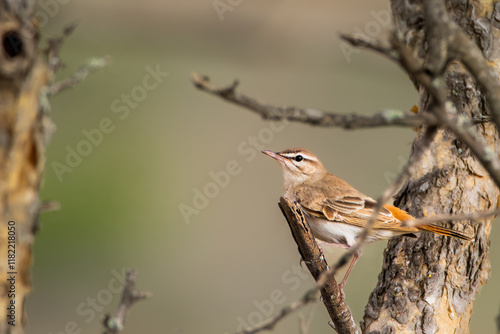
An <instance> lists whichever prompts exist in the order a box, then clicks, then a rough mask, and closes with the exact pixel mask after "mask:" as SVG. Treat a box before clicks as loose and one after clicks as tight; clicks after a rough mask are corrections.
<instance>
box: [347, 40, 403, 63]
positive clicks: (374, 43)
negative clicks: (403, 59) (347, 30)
mask: <svg viewBox="0 0 500 334" xmlns="http://www.w3.org/2000/svg"><path fill="white" fill-rule="evenodd" d="M340 38H342V39H343V40H344V41H346V42H348V43H350V44H351V45H352V46H354V47H357V48H360V49H367V50H372V51H375V52H377V53H380V54H382V55H384V56H386V57H387V58H389V59H390V60H392V61H394V62H399V54H398V53H397V51H396V50H394V48H392V47H387V46H384V45H382V44H381V43H380V41H378V40H372V39H366V38H365V37H363V36H353V35H346V34H340Z"/></svg>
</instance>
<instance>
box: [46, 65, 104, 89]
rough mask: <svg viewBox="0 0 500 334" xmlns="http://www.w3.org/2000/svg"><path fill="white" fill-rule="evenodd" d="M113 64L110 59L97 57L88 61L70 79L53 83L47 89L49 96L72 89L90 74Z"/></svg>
mask: <svg viewBox="0 0 500 334" xmlns="http://www.w3.org/2000/svg"><path fill="white" fill-rule="evenodd" d="M110 62H111V58H110V57H95V58H91V59H89V60H88V61H87V63H86V64H84V65H83V66H81V67H80V68H79V69H78V70H77V71H76V72H75V73H73V74H72V75H71V76H70V77H69V78H66V79H64V80H61V81H58V82H55V83H53V84H52V85H50V86H49V87H48V88H47V96H52V95H55V94H57V93H59V92H61V91H63V90H65V89H68V88H71V87H73V86H75V85H77V84H78V83H80V82H81V81H83V80H84V79H85V78H86V77H87V76H88V75H89V74H90V73H92V72H95V71H97V70H99V69H101V68H103V67H105V66H107V65H109V64H110Z"/></svg>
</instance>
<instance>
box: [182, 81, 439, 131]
mask: <svg viewBox="0 0 500 334" xmlns="http://www.w3.org/2000/svg"><path fill="white" fill-rule="evenodd" d="M191 79H192V81H193V84H194V85H195V87H196V88H198V89H200V90H202V91H204V92H207V93H210V94H212V95H215V96H218V97H220V98H222V99H224V100H226V101H228V102H231V103H234V104H236V105H239V106H241V107H244V108H247V109H249V110H251V111H253V112H255V113H257V114H258V115H260V116H261V117H262V118H263V119H266V120H283V119H287V120H289V121H295V122H302V123H306V124H310V125H315V126H324V127H340V128H344V129H360V128H375V127H382V126H406V127H415V126H419V125H423V124H428V125H436V124H437V119H436V118H435V117H434V116H433V115H430V114H425V115H423V114H422V115H421V114H415V113H412V112H404V111H400V110H393V109H388V110H383V111H380V112H378V113H376V114H374V115H370V116H366V115H359V114H340V113H333V112H327V111H322V110H317V109H304V108H298V107H277V106H273V105H268V104H266V103H264V102H261V101H258V100H257V99H254V98H252V97H249V96H247V95H244V94H241V93H239V92H237V91H236V88H237V87H238V84H239V82H238V80H235V81H234V82H233V83H232V84H231V85H228V86H226V87H220V88H217V87H214V86H213V85H212V84H211V83H210V80H209V78H208V77H206V76H201V75H199V74H198V73H196V72H195V73H192V74H191Z"/></svg>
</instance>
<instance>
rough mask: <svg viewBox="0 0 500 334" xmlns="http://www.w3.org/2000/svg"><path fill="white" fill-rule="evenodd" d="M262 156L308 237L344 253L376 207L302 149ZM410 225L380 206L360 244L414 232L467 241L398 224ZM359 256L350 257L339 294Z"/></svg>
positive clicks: (445, 231) (434, 228)
mask: <svg viewBox="0 0 500 334" xmlns="http://www.w3.org/2000/svg"><path fill="white" fill-rule="evenodd" d="M262 153H264V154H266V155H268V156H270V157H271V158H273V159H275V160H276V161H277V162H278V163H279V164H280V165H281V168H282V170H283V177H284V186H285V187H284V188H285V189H284V196H285V197H287V198H288V199H290V200H292V201H294V202H296V203H297V204H298V205H299V206H300V208H301V209H302V211H303V213H304V216H305V217H306V220H307V222H308V223H309V226H310V228H311V232H312V234H313V236H314V237H315V239H316V240H317V241H320V244H322V245H324V244H327V245H329V246H334V247H342V248H346V249H349V248H351V247H353V246H354V245H355V244H356V241H357V238H358V237H359V235H360V234H361V232H362V231H363V229H364V227H365V226H366V224H367V223H368V221H369V220H370V218H371V216H372V214H373V211H374V210H375V207H376V205H377V201H375V200H374V199H373V198H371V197H369V196H367V195H365V194H363V193H361V192H360V191H358V190H356V189H355V188H354V187H353V186H351V185H350V184H349V183H347V182H346V181H344V180H343V179H341V178H340V177H337V176H335V175H333V174H331V173H329V172H328V171H327V169H326V168H325V166H323V164H322V163H321V161H320V160H319V159H318V157H317V156H316V155H315V154H314V153H312V152H311V151H309V150H307V149H305V148H300V147H297V148H291V149H286V150H284V151H281V152H273V151H269V150H265V151H262ZM410 219H414V217H413V216H411V215H410V214H409V213H408V212H406V211H404V210H402V209H399V208H397V207H395V206H392V205H384V206H383V207H382V209H381V210H380V212H379V213H378V215H377V216H376V219H375V222H374V224H373V226H372V231H371V234H370V235H369V236H368V237H367V239H366V242H367V243H371V242H374V241H379V240H385V239H390V238H392V237H394V236H399V235H406V236H411V237H416V235H415V233H416V232H421V231H425V232H433V233H436V234H441V235H445V236H451V237H456V238H459V239H462V240H466V241H472V240H473V238H471V237H469V236H467V235H465V234H464V233H461V232H459V231H456V230H453V229H449V228H446V227H442V226H438V225H436V224H428V225H419V226H405V225H404V224H403V222H404V221H406V220H410ZM359 256H360V253H359V252H355V253H354V254H353V258H352V260H351V263H350V265H349V267H348V269H347V272H346V274H345V276H344V279H343V280H342V282H341V283H340V284H339V286H340V288H341V289H342V288H343V287H344V285H345V283H346V281H347V278H348V277H349V274H350V272H351V270H352V268H353V267H354V264H355V263H356V261H357V260H358V258H359Z"/></svg>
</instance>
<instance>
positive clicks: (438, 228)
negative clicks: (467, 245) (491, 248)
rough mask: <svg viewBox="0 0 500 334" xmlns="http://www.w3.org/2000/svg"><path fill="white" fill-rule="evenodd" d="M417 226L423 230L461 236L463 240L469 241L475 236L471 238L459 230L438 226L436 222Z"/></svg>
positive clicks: (456, 236)
mask: <svg viewBox="0 0 500 334" xmlns="http://www.w3.org/2000/svg"><path fill="white" fill-rule="evenodd" d="M417 228H418V229H419V230H421V231H428V232H433V233H437V234H442V235H447V236H450V237H455V238H459V239H462V240H467V241H472V240H474V238H471V237H469V236H468V235H465V234H464V233H462V232H458V231H455V230H452V229H451V228H447V227H443V226H438V225H435V224H429V225H421V226H417Z"/></svg>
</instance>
